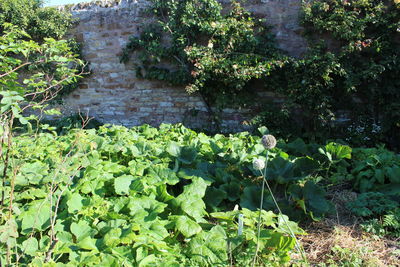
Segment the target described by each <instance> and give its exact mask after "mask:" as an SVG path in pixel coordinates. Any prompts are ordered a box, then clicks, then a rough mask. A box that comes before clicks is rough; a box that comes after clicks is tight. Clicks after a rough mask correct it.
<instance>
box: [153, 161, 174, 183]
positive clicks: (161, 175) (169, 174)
mask: <svg viewBox="0 0 400 267" xmlns="http://www.w3.org/2000/svg"><path fill="white" fill-rule="evenodd" d="M148 182H149V183H150V184H153V185H158V184H165V183H166V184H169V185H175V184H177V183H178V182H179V178H178V177H177V176H176V173H175V172H174V171H172V170H171V169H169V168H166V167H164V166H160V165H155V166H152V167H150V168H149V173H148Z"/></svg>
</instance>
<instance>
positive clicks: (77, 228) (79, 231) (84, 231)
mask: <svg viewBox="0 0 400 267" xmlns="http://www.w3.org/2000/svg"><path fill="white" fill-rule="evenodd" d="M71 233H73V234H74V235H75V237H76V238H77V241H78V242H79V241H81V240H83V239H85V238H86V237H89V236H92V235H94V234H95V233H96V230H95V229H93V228H92V227H90V226H89V223H88V222H86V221H84V220H80V221H79V222H78V223H75V222H73V223H72V224H71Z"/></svg>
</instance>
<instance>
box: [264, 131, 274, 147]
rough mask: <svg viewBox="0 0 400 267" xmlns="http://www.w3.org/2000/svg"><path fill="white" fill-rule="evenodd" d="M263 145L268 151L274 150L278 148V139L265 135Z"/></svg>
mask: <svg viewBox="0 0 400 267" xmlns="http://www.w3.org/2000/svg"><path fill="white" fill-rule="evenodd" d="M261 143H262V144H263V146H264V147H265V148H266V149H273V148H274V147H275V146H276V139H275V137H274V136H273V135H270V134H268V135H264V136H263V137H262V140H261Z"/></svg>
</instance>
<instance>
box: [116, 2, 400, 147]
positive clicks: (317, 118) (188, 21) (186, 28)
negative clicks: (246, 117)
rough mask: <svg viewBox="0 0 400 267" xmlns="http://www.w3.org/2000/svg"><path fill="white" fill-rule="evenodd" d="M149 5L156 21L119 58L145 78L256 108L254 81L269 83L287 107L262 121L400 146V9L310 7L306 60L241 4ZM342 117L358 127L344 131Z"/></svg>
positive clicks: (214, 101)
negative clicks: (360, 134) (357, 131)
mask: <svg viewBox="0 0 400 267" xmlns="http://www.w3.org/2000/svg"><path fill="white" fill-rule="evenodd" d="M151 2H152V4H153V5H152V8H151V10H150V11H151V13H153V14H154V15H155V20H154V21H153V23H149V24H147V26H146V27H145V28H144V30H143V32H142V33H141V35H140V36H135V37H132V38H131V39H130V42H129V43H128V45H127V46H126V48H125V50H124V53H123V55H122V57H121V61H124V62H126V61H128V60H129V59H130V57H131V56H132V55H133V54H134V55H135V57H136V58H137V59H138V60H135V62H137V64H136V71H137V75H138V76H139V77H143V78H147V79H157V80H163V81H167V82H169V83H171V84H183V85H185V86H186V90H187V91H188V92H189V93H193V92H200V94H201V95H202V96H203V97H204V99H205V100H206V102H207V103H209V104H210V105H213V106H217V107H223V106H232V105H237V104H241V105H247V106H250V105H252V104H253V103H254V101H255V98H254V96H256V94H255V86H254V83H253V82H254V81H263V82H264V85H265V86H264V89H265V90H272V91H275V92H278V93H281V94H283V95H284V96H286V100H287V101H286V103H285V107H284V108H281V109H277V108H275V107H273V106H270V105H269V106H267V108H269V110H267V109H265V110H262V112H261V113H260V116H258V118H257V119H256V120H255V121H256V122H257V123H260V124H266V125H267V126H268V125H273V126H274V127H276V130H277V131H279V132H281V133H285V134H286V135H287V136H293V135H296V136H303V137H309V138H311V139H325V138H326V137H327V136H329V137H333V138H335V137H340V138H346V137H349V136H350V135H352V134H354V133H349V130H348V129H351V127H350V126H354V127H356V126H357V127H364V128H366V127H368V126H369V125H378V127H375V128H374V129H375V133H376V129H378V128H379V131H380V132H379V134H375V135H373V134H372V133H373V132H371V131H365V132H364V134H365V135H366V136H365V138H362V139H361V140H358V141H359V142H360V143H361V144H365V145H374V144H376V142H386V143H388V144H390V145H391V146H392V147H395V146H396V145H399V144H396V140H397V139H398V137H399V133H400V102H399V99H400V90H399V88H400V79H399V77H400V64H399V63H400V62H399V60H400V58H399V51H400V49H399V31H400V30H399V29H400V24H399V17H400V12H399V11H400V10H399V8H398V4H396V3H395V2H393V1H383V0H340V1H339V0H321V1H310V2H304V3H303V7H302V14H301V16H302V21H301V23H302V25H303V26H304V28H305V36H306V37H307V38H308V39H309V49H308V51H307V53H306V54H305V55H304V56H303V57H302V58H300V59H298V58H292V57H289V56H287V55H285V54H284V53H283V52H282V51H279V50H278V49H276V47H275V43H274V40H273V36H272V35H271V33H270V31H269V30H270V29H269V28H268V27H267V26H266V24H265V22H264V21H260V20H257V19H255V18H254V17H252V15H251V14H250V13H249V12H247V11H246V10H245V9H243V8H242V7H241V5H240V3H239V2H238V1H232V2H231V5H230V6H229V7H226V8H223V7H222V6H221V4H220V3H218V2H217V1H216V0H188V1H174V0H151ZM299 110H301V112H300V113H299ZM344 110H345V111H346V112H347V114H346V116H345V117H346V118H347V119H349V120H350V121H349V122H348V123H347V124H340V123H338V122H339V121H340V120H339V119H340V118H339V117H340V116H339V114H340V112H341V111H344ZM282 118H286V119H285V120H282ZM357 124H358V125H357ZM370 128H371V129H372V128H373V127H370ZM349 141H355V140H350V139H349ZM358 145H359V144H358Z"/></svg>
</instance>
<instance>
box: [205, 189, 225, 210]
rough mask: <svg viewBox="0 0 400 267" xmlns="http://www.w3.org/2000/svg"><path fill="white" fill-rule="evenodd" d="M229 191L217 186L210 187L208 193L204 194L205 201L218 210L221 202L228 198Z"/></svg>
mask: <svg viewBox="0 0 400 267" xmlns="http://www.w3.org/2000/svg"><path fill="white" fill-rule="evenodd" d="M226 197H227V192H226V191H224V190H222V189H217V188H215V187H208V188H207V191H206V195H205V196H204V202H205V203H206V204H207V205H208V206H209V207H212V208H214V210H217V207H218V206H219V205H220V204H221V202H222V201H223V200H224V199H226Z"/></svg>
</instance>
